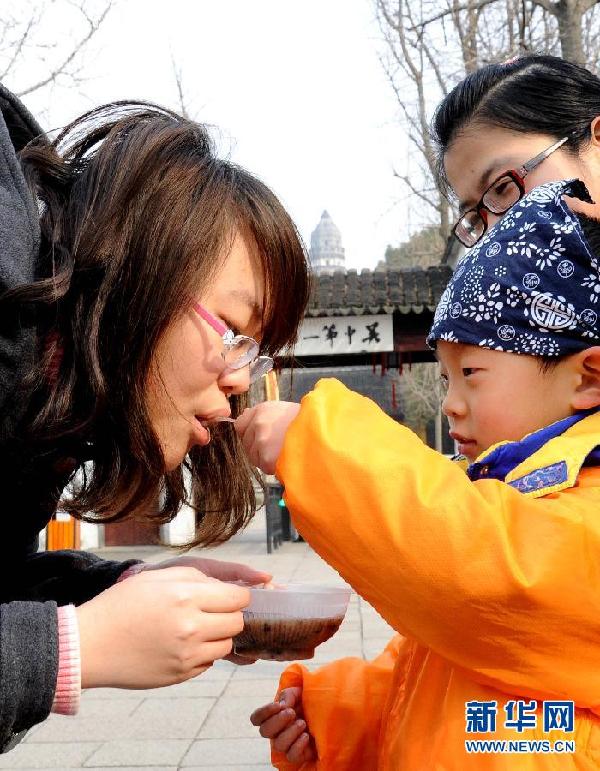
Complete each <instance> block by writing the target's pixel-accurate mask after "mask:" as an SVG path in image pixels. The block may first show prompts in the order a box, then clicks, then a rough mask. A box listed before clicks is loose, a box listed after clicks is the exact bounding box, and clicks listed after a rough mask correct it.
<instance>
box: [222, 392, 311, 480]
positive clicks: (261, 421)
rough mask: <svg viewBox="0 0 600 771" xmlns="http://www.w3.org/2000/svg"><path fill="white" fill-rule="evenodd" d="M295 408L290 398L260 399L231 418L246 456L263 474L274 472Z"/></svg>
mask: <svg viewBox="0 0 600 771" xmlns="http://www.w3.org/2000/svg"><path fill="white" fill-rule="evenodd" d="M299 411H300V405H299V404H295V403H294V402H262V404H257V405H256V407H250V408H248V409H245V410H244V411H243V412H242V414H241V415H240V417H239V418H237V420H236V421H235V424H234V425H235V430H236V431H237V433H238V435H239V437H240V439H241V440H242V444H243V445H244V449H245V450H246V454H247V455H248V458H249V459H250V461H251V462H252V463H253V464H254V465H255V466H258V467H259V468H260V469H262V470H263V471H264V472H265V474H274V473H275V464H276V463H277V459H278V458H279V455H280V453H281V449H282V447H283V442H284V440H285V432H286V431H287V429H288V426H289V425H290V423H291V422H292V420H293V419H294V418H295V417H296V415H297V414H298V412H299Z"/></svg>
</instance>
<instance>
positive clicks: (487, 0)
mask: <svg viewBox="0 0 600 771" xmlns="http://www.w3.org/2000/svg"><path fill="white" fill-rule="evenodd" d="M495 2H497V0H478V2H476V3H475V4H474V5H473V4H472V3H467V4H466V5H460V6H456V7H455V8H446V10H445V11H441V12H440V13H437V14H436V15H435V16H432V17H431V18H430V19H426V20H425V21H422V22H420V23H419V24H418V25H417V26H416V27H413V28H412V29H411V31H413V30H416V29H417V28H421V29H422V28H424V27H427V26H429V25H430V24H433V22H435V21H440V20H441V19H443V18H444V17H445V16H452V15H453V14H454V13H460V11H467V10H474V9H476V8H485V6H486V5H491V4H492V3H495Z"/></svg>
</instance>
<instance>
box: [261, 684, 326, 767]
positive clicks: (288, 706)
mask: <svg viewBox="0 0 600 771" xmlns="http://www.w3.org/2000/svg"><path fill="white" fill-rule="evenodd" d="M250 722H251V723H252V725H255V726H259V728H260V735H261V736H264V737H265V738H266V739H270V740H271V746H272V747H273V748H274V749H276V750H277V751H278V752H282V753H284V754H285V756H286V758H287V760H288V761H289V762H290V763H295V764H296V765H298V766H300V765H302V763H310V762H311V761H314V760H316V759H317V751H316V748H315V743H314V740H313V738H312V736H311V735H310V734H309V733H308V731H307V730H306V728H307V726H306V722H305V721H304V720H303V719H302V688H286V689H285V690H283V691H281V693H280V694H279V701H277V702H274V703H271V704H265V706H264V707H259V708H258V709H257V710H255V711H254V712H253V713H252V715H251V716H250Z"/></svg>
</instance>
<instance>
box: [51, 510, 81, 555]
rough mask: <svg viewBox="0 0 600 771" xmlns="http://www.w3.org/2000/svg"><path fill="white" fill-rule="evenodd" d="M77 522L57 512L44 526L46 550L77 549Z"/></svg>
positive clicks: (78, 541) (78, 544)
mask: <svg viewBox="0 0 600 771" xmlns="http://www.w3.org/2000/svg"><path fill="white" fill-rule="evenodd" d="M80 545H81V541H80V536H79V521H78V520H76V519H73V517H70V516H69V515H68V514H65V513H64V512H57V513H56V514H55V515H54V516H53V517H52V519H51V520H50V522H48V525H47V526H46V550H47V551H57V550H58V549H79V547H80Z"/></svg>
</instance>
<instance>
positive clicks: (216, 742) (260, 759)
mask: <svg viewBox="0 0 600 771" xmlns="http://www.w3.org/2000/svg"><path fill="white" fill-rule="evenodd" d="M270 760H271V750H270V748H269V742H268V741H267V740H266V739H261V738H260V737H259V738H255V739H204V740H199V741H195V742H194V743H193V744H192V745H191V747H190V748H189V750H188V752H187V754H186V755H185V757H184V758H183V761H182V762H181V767H182V768H188V767H189V766H193V767H198V768H202V769H205V770H206V769H211V770H212V771H216V769H221V768H227V767H228V766H229V767H231V768H232V771H233V769H236V771H237V769H239V768H240V766H243V765H246V766H248V765H250V767H252V765H259V766H260V765H266V766H267V768H269V766H270Z"/></svg>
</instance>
